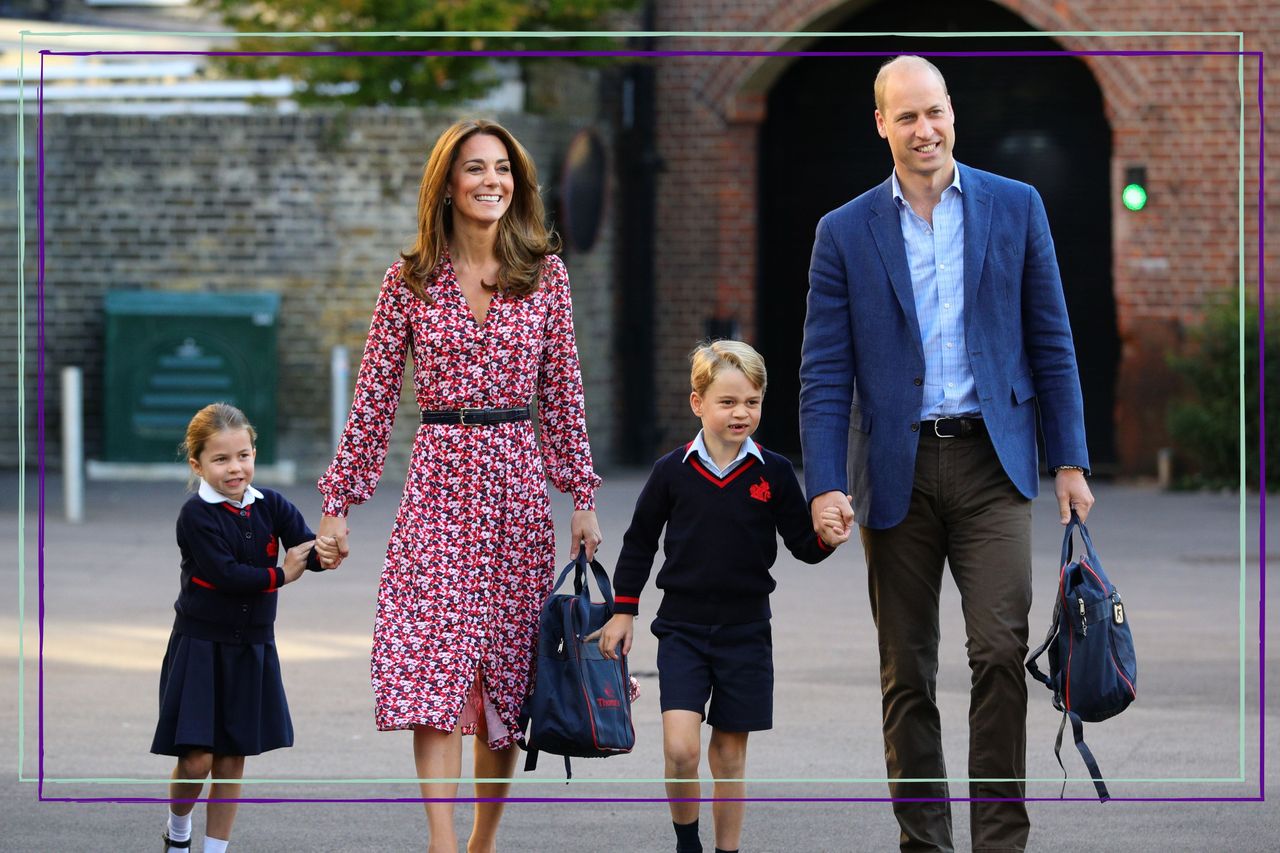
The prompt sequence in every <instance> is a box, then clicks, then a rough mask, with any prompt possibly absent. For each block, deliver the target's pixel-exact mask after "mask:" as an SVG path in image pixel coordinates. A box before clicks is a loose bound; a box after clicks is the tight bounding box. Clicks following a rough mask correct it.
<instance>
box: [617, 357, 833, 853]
mask: <svg viewBox="0 0 1280 853" xmlns="http://www.w3.org/2000/svg"><path fill="white" fill-rule="evenodd" d="M690 361H691V362H692V370H691V373H690V384H691V385H692V389H693V390H692V393H691V394H690V395H689V404H690V406H691V408H692V409H693V413H694V414H695V415H696V416H697V417H698V418H700V419H701V421H702V430H701V431H700V432H699V433H698V435H697V437H696V438H694V440H693V441H691V442H689V443H688V444H687V445H685V446H683V447H680V448H677V449H676V450H674V451H672V452H671V453H668V454H667V455H666V456H664V457H662V458H661V459H659V460H658V461H657V462H656V463H655V464H654V466H653V471H652V473H651V474H650V475H649V481H648V482H647V483H646V484H645V486H644V489H643V490H642V491H641V493H640V497H639V499H638V500H637V502H636V508H635V512H634V515H633V516H632V519H631V526H630V527H629V528H628V530H627V533H626V536H625V537H624V538H623V543H622V553H621V555H620V556H619V557H618V563H617V568H616V569H615V571H614V577H613V587H614V593H615V595H614V602H615V615H614V616H613V618H612V619H610V621H609V622H608V623H607V624H606V625H605V626H604V628H602V629H601V630H600V631H599V632H598V633H599V643H600V649H601V651H602V652H603V653H604V654H605V656H606V657H609V658H614V657H616V655H617V650H618V647H619V645H621V647H622V653H623V654H626V653H627V652H629V651H630V650H631V641H632V636H633V623H634V620H635V617H636V614H637V613H638V612H639V605H640V593H641V591H642V590H643V589H644V586H645V583H646V581H647V580H648V579H649V572H650V569H651V568H652V565H653V557H654V554H655V553H656V551H657V547H658V537H659V535H660V534H661V533H662V530H663V528H664V527H665V528H666V537H665V539H664V541H663V550H664V553H665V555H666V561H665V562H664V563H663V565H662V568H661V569H660V570H659V572H658V577H657V581H656V583H657V586H658V588H659V589H661V590H662V593H663V595H662V602H661V604H660V605H659V606H658V611H657V616H656V618H655V619H654V620H653V625H652V630H653V633H654V635H655V636H656V637H657V638H658V685H659V691H660V694H661V696H660V704H661V707H662V739H663V755H664V758H665V763H666V776H667V778H668V779H689V780H691V781H689V782H667V796H668V797H670V798H671V799H672V800H673V801H672V802H671V803H670V806H671V818H672V823H673V824H674V826H675V832H676V850H677V853H701V851H702V842H701V841H700V839H699V837H698V803H696V802H674V800H676V799H677V798H697V797H699V796H700V788H699V784H698V782H697V779H698V764H699V761H700V759H701V755H700V753H701V743H702V741H701V725H702V721H703V719H704V718H705V719H706V721H707V723H708V724H710V726H711V743H710V746H709V748H708V751H707V762H708V764H709V765H710V768H711V775H712V776H713V777H714V778H715V780H716V781H715V784H714V788H713V792H714V797H715V798H717V799H721V798H739V799H740V798H742V797H744V796H746V785H745V783H744V782H742V781H731V780H741V779H742V778H743V777H744V775H745V771H746V759H747V736H748V734H749V733H750V732H753V731H763V730H766V729H770V728H772V727H773V639H772V634H771V631H770V625H769V617H770V611H769V593H770V592H772V591H773V589H774V587H775V586H776V585H777V584H776V582H775V581H774V579H773V577H772V576H771V575H770V574H769V569H770V567H771V566H773V563H774V560H775V559H776V557H777V553H778V544H777V535H778V534H781V535H782V540H783V542H784V543H785V544H786V546H787V548H788V549H789V550H790V551H791V553H792V554H794V555H795V557H796V558H797V559H799V560H803V561H804V562H806V563H818V562H820V561H822V560H824V559H826V557H827V556H829V555H830V554H831V553H832V551H833V550H834V549H835V547H836V546H837V545H839V544H841V543H842V542H845V541H847V540H848V539H849V532H850V531H849V527H848V526H846V525H844V524H843V521H842V519H841V517H840V514H839V512H832V513H830V514H829V515H824V516H823V517H822V523H821V529H820V535H815V533H814V530H813V523H812V521H811V519H810V515H809V506H808V503H807V502H806V501H805V499H804V495H803V493H802V492H801V489H800V483H799V482H798V481H797V479H796V474H795V470H794V468H793V467H792V465H791V463H790V461H788V460H787V459H786V458H785V457H783V456H780V455H778V454H777V453H773V452H771V451H769V450H765V449H764V448H763V447H761V446H759V445H758V444H756V443H755V442H754V441H752V439H751V434H752V433H754V432H755V431H756V428H757V427H758V426H759V425H760V410H761V406H762V404H763V401H764V391H765V384H766V374H765V366H764V359H763V358H762V357H761V356H760V354H759V353H758V352H756V351H755V350H754V349H753V348H752V347H750V346H748V345H747V344H745V343H742V342H740V341H713V342H711V343H705V344H702V345H700V346H698V348H697V349H695V350H694V351H693V353H692V354H691V355H690ZM708 700H710V709H709V710H708V708H707V703H708ZM743 814H744V804H743V803H742V802H717V803H715V804H714V805H713V806H712V809H711V815H712V821H713V825H714V832H715V839H716V851H717V853H736V851H737V849H738V846H739V840H740V837H741V834H742V821H743Z"/></svg>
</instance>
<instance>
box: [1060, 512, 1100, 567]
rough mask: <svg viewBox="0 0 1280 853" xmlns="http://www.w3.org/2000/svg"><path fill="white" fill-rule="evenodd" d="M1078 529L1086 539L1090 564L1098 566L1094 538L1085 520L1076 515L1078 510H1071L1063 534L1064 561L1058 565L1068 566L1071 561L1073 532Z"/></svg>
mask: <svg viewBox="0 0 1280 853" xmlns="http://www.w3.org/2000/svg"><path fill="white" fill-rule="evenodd" d="M1077 530H1079V531H1080V538H1081V540H1083V541H1084V548H1085V554H1086V555H1087V556H1088V558H1089V562H1090V564H1092V565H1094V566H1097V565H1099V564H1100V561H1099V560H1098V554H1097V552H1096V551H1094V550H1093V539H1092V538H1091V537H1090V536H1089V528H1087V527H1085V526H1084V522H1083V521H1081V520H1080V516H1078V515H1076V511H1075V510H1074V509H1073V510H1071V520H1070V521H1069V522H1067V529H1066V531H1065V532H1064V533H1063V534H1062V562H1061V563H1059V564H1058V565H1059V566H1060V567H1062V568H1064V569H1065V568H1066V567H1067V565H1068V564H1070V562H1071V556H1072V544H1073V543H1072V539H1073V537H1072V534H1073V533H1075V532H1076V531H1077Z"/></svg>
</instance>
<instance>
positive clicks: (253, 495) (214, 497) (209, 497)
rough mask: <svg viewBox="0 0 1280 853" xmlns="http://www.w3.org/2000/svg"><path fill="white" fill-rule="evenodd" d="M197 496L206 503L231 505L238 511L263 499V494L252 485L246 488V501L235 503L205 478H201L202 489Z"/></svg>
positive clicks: (197, 492) (197, 491) (198, 490)
mask: <svg viewBox="0 0 1280 853" xmlns="http://www.w3.org/2000/svg"><path fill="white" fill-rule="evenodd" d="M196 494H198V495H199V496H200V499H201V500H202V501H204V502H205V503H211V504H220V503H229V504H231V505H232V506H233V507H235V508H236V509H244V508H245V507H247V506H248V505H249V504H251V503H253V502H254V501H255V500H257V499H258V498H260V497H263V494H262V492H260V491H258V490H257V489H255V488H254V487H253V486H252V485H249V486H246V487H245V490H244V500H239V501H233V500H232V499H231V498H229V497H227V496H226V495H224V494H223V493H222V492H220V491H218V490H217V489H215V488H214V487H213V486H211V485H209V481H208V480H206V479H204V478H203V477H201V478H200V488H199V489H197V490H196Z"/></svg>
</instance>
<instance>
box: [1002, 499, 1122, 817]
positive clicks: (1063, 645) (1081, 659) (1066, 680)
mask: <svg viewBox="0 0 1280 853" xmlns="http://www.w3.org/2000/svg"><path fill="white" fill-rule="evenodd" d="M1077 529H1079V531H1080V538H1081V539H1082V540H1084V546H1085V553H1084V554H1083V555H1081V557H1080V559H1079V560H1076V561H1074V562H1073V561H1072V559H1071V548H1072V538H1073V534H1074V533H1075V531H1076V530H1077ZM1059 565H1060V566H1061V567H1062V569H1061V572H1060V573H1059V576H1058V598H1057V600H1056V601H1055V602H1054V605H1053V625H1052V626H1050V628H1049V633H1048V635H1047V636H1046V637H1045V638H1044V643H1042V644H1041V645H1040V648H1038V649H1036V650H1035V651H1034V652H1032V653H1031V655H1030V656H1029V657H1028V658H1027V671H1028V672H1030V673H1031V675H1032V677H1033V678H1035V679H1036V680H1037V681H1039V682H1041V683H1042V684H1044V685H1045V686H1046V687H1048V688H1049V689H1050V690H1052V691H1053V707H1055V708H1057V709H1058V710H1059V711H1061V712H1062V722H1061V723H1060V724H1059V725H1058V738H1057V741H1056V742H1055V743H1054V747H1053V754H1054V755H1055V756H1057V758H1058V765H1059V766H1060V767H1062V768H1063V770H1062V773H1063V782H1062V787H1063V793H1064V794H1065V792H1066V784H1067V783H1066V772H1067V771H1066V767H1065V766H1063V764H1062V755H1061V750H1062V733H1063V729H1064V728H1065V727H1066V724H1067V721H1068V720H1069V721H1070V722H1071V731H1072V733H1073V735H1074V736H1075V742H1076V748H1077V749H1079V750H1080V756H1081V757H1082V758H1083V759H1084V763H1085V765H1086V766H1087V767H1088V768H1089V773H1090V776H1091V778H1092V779H1093V785H1094V788H1096V789H1097V791H1098V799H1099V800H1101V801H1102V802H1104V803H1105V802H1106V801H1107V800H1109V799H1111V795H1110V794H1109V793H1108V792H1107V786H1106V784H1105V783H1104V782H1103V779H1102V773H1101V771H1099V770H1098V762H1097V761H1096V760H1094V757H1093V753H1092V752H1091V751H1090V750H1089V747H1088V746H1087V745H1085V742H1084V726H1083V725H1082V723H1097V722H1101V721H1102V720H1105V719H1107V718H1108V717H1114V716H1115V715H1116V714H1119V713H1120V712H1121V711H1123V710H1124V709H1125V708H1127V707H1129V703H1130V702H1132V701H1133V700H1134V699H1136V698H1137V696H1138V689H1137V688H1138V661H1137V657H1136V656H1135V654H1134V650H1133V634H1132V632H1131V631H1130V630H1129V614H1128V612H1127V611H1126V610H1125V606H1124V602H1123V601H1122V600H1121V598H1120V593H1119V592H1118V591H1117V590H1116V588H1115V584H1113V583H1111V581H1110V580H1108V579H1107V573H1106V572H1104V571H1103V570H1102V562H1101V561H1100V560H1099V559H1098V554H1097V552H1096V551H1094V550H1093V540H1092V539H1090V538H1089V531H1088V529H1087V528H1085V526H1084V523H1083V522H1082V521H1080V519H1079V517H1077V516H1076V514H1075V512H1074V511H1073V512H1072V513H1071V521H1070V522H1069V523H1068V524H1067V530H1066V533H1065V534H1064V535H1063V538H1062V562H1061V563H1059ZM1046 650H1047V651H1048V652H1049V674H1048V675H1045V674H1044V673H1042V672H1041V671H1040V668H1039V667H1038V666H1036V659H1037V658H1039V657H1040V655H1041V654H1043V653H1044V652H1045V651H1046Z"/></svg>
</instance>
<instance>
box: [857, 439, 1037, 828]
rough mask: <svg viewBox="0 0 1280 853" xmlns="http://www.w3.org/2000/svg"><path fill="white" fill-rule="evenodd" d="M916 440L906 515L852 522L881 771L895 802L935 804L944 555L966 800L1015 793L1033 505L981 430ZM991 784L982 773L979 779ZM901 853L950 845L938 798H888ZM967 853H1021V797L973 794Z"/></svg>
mask: <svg viewBox="0 0 1280 853" xmlns="http://www.w3.org/2000/svg"><path fill="white" fill-rule="evenodd" d="M923 433H924V431H923V430H922V434H921V437H920V448H919V454H918V457H917V459H916V472H915V485H914V488H913V489H912V495H911V506H910V508H909V509H908V511H907V516H906V518H905V519H904V520H903V521H902V522H901V523H900V524H898V525H897V526H896V527H892V528H889V529H887V530H868V529H866V528H862V531H861V533H862V544H863V548H864V549H865V551H866V556H867V570H868V571H867V575H868V587H869V591H870V595H871V613H872V616H873V617H874V618H875V623H876V629H877V633H878V635H879V642H880V689H881V692H882V696H883V701H882V707H883V714H884V747H885V749H884V752H885V764H886V766H887V768H888V776H889V778H890V779H891V780H896V779H903V780H907V779H915V780H920V779H925V780H934V781H921V782H907V781H902V782H897V781H892V782H890V784H889V793H890V796H892V797H894V798H923V799H928V798H946V797H947V796H948V792H947V783H946V781H945V779H946V776H947V768H946V764H945V762H944V760H943V755H942V728H941V724H940V721H939V716H938V706H937V704H936V702H935V685H936V682H937V673H938V639H939V627H938V596H939V593H940V591H941V587H942V567H943V563H944V561H945V562H946V563H947V564H949V565H950V567H951V575H952V577H954V578H955V582H956V587H957V588H958V589H959V591H960V602H961V608H962V610H963V613H964V624H965V635H966V638H967V639H966V648H967V649H968V653H969V668H970V670H971V671H972V687H971V690H970V699H969V773H968V776H969V778H970V779H971V780H979V781H971V782H970V783H969V796H970V797H972V798H975V799H980V798H1015V799H1016V798H1021V797H1024V796H1026V784H1025V781H1009V780H1025V778H1026V716H1027V684H1026V680H1025V672H1024V670H1023V661H1024V660H1025V658H1026V655H1027V614H1028V613H1029V611H1030V609H1031V502H1030V501H1029V500H1027V499H1026V498H1024V497H1023V496H1022V494H1021V493H1019V492H1018V490H1017V489H1016V488H1014V486H1013V483H1011V482H1010V481H1009V478H1008V477H1007V476H1006V475H1005V473H1004V469H1003V468H1002V467H1001V465H1000V460H999V459H998V458H997V457H996V452H995V449H994V448H993V447H992V446H991V439H990V438H989V437H988V436H987V435H986V434H985V433H983V434H981V435H978V436H974V437H970V438H938V437H937V436H935V435H933V434H928V435H925V434H923ZM981 780H992V781H981ZM894 813H895V815H896V816H897V818H898V825H899V827H900V828H901V830H902V835H901V847H902V850H904V851H905V850H910V851H925V850H928V851H947V853H950V851H952V850H953V846H952V839H951V808H950V804H949V803H947V802H901V801H899V802H895V803H894ZM970 820H971V830H972V838H973V850H974V851H975V853H980V851H1004V850H1017V851H1020V850H1023V849H1024V848H1025V847H1026V843H1027V835H1028V832H1029V830H1030V822H1029V820H1028V818H1027V809H1026V804H1025V803H1022V802H1009V801H1005V802H972V803H970Z"/></svg>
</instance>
